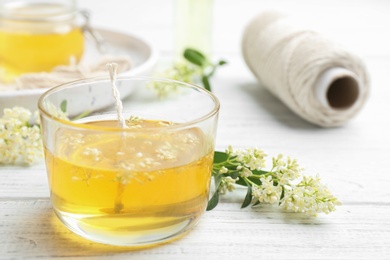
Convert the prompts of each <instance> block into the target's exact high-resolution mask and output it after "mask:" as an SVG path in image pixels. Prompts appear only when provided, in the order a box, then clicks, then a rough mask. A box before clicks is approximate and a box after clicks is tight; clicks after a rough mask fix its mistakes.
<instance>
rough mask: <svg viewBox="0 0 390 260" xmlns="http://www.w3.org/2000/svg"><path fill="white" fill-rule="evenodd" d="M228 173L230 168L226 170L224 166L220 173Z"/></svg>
mask: <svg viewBox="0 0 390 260" xmlns="http://www.w3.org/2000/svg"><path fill="white" fill-rule="evenodd" d="M228 171H229V170H228V168H226V167H225V166H222V168H221V169H220V170H219V173H220V174H224V173H227V172H228Z"/></svg>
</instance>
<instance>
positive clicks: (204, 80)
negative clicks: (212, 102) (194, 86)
mask: <svg viewBox="0 0 390 260" xmlns="http://www.w3.org/2000/svg"><path fill="white" fill-rule="evenodd" d="M202 83H203V87H204V88H205V89H207V90H208V91H210V92H211V85H210V81H209V78H208V76H202Z"/></svg>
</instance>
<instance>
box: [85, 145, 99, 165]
mask: <svg viewBox="0 0 390 260" xmlns="http://www.w3.org/2000/svg"><path fill="white" fill-rule="evenodd" d="M83 155H84V156H85V157H87V158H89V159H92V160H93V161H95V162H99V161H101V160H102V157H103V154H102V152H101V151H100V150H99V149H97V148H91V147H86V148H85V149H84V151H83Z"/></svg>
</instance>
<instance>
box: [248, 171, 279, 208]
mask: <svg viewBox="0 0 390 260" xmlns="http://www.w3.org/2000/svg"><path fill="white" fill-rule="evenodd" d="M260 181H261V185H260V186H258V187H257V186H253V187H252V195H253V197H255V198H256V199H258V200H259V201H260V202H266V203H270V204H273V203H276V202H278V201H279V198H280V195H281V193H282V188H281V187H280V186H279V185H277V186H274V181H273V180H272V177H271V176H268V177H267V178H264V177H263V178H260Z"/></svg>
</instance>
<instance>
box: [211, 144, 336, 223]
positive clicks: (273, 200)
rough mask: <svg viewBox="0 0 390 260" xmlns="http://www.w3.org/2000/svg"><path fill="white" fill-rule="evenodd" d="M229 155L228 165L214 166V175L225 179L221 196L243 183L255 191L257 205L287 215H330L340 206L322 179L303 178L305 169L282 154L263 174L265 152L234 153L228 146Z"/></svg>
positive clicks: (256, 150)
mask: <svg viewBox="0 0 390 260" xmlns="http://www.w3.org/2000/svg"><path fill="white" fill-rule="evenodd" d="M226 155H227V159H226V161H223V162H220V163H217V164H214V167H213V168H214V174H218V175H219V176H222V177H219V178H221V182H220V185H219V192H220V193H221V194H223V193H226V191H233V190H234V188H235V184H237V181H239V179H242V180H241V181H240V183H239V184H240V185H244V184H246V185H247V186H251V188H252V191H251V195H252V202H253V203H254V204H257V203H270V204H278V205H280V206H281V207H282V208H283V209H285V210H286V211H292V212H301V213H305V214H307V215H310V216H316V215H317V214H318V213H320V212H323V213H326V214H328V213H330V212H332V211H335V206H336V205H339V204H340V202H339V201H338V200H337V198H336V197H334V196H333V195H332V193H331V192H330V191H329V190H328V189H327V188H326V186H325V185H323V184H322V183H321V180H320V178H319V177H316V178H313V177H307V176H302V174H301V172H302V170H303V168H301V167H300V166H299V164H298V162H297V160H295V159H292V158H290V157H284V156H283V155H281V154H279V155H278V156H276V157H274V158H272V169H271V170H270V171H264V170H262V169H263V168H264V167H265V156H266V154H265V153H264V152H263V151H262V150H259V149H245V150H233V148H232V147H231V146H229V148H228V149H227V150H226ZM235 176H237V178H235ZM301 176H302V179H301V181H299V180H300V178H301ZM232 177H233V178H232ZM296 183H298V184H296Z"/></svg>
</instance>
